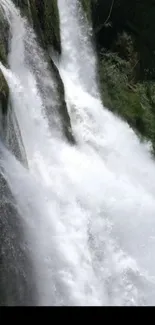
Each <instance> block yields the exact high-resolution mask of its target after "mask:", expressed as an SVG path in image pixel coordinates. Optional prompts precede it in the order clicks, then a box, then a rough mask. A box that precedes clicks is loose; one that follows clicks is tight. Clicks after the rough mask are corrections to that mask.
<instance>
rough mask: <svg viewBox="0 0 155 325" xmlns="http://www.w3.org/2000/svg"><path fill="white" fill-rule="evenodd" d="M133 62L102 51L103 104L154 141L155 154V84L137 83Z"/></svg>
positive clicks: (144, 136)
mask: <svg viewBox="0 0 155 325" xmlns="http://www.w3.org/2000/svg"><path fill="white" fill-rule="evenodd" d="M132 64H133V61H132V60H130V59H129V61H127V60H125V59H122V58H120V57H119V56H118V54H117V53H110V52H103V53H102V59H101V63H100V78H101V91H102V98H103V102H104V104H105V105H106V106H107V107H108V108H109V109H111V110H112V111H113V112H115V113H116V114H118V115H119V116H121V117H122V118H123V119H124V120H126V121H127V122H128V123H129V125H130V126H131V127H132V128H133V129H134V130H135V131H136V132H137V133H138V134H139V135H140V136H141V138H145V139H148V140H151V141H152V145H153V150H154V152H155V84H154V83H153V82H141V83H139V82H135V80H134V69H133V68H134V67H133V65H132Z"/></svg>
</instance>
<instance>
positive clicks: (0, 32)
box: [0, 11, 9, 114]
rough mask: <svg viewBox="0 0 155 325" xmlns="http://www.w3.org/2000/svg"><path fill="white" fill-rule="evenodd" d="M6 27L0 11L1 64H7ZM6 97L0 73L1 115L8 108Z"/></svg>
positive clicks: (6, 92) (7, 92) (6, 88)
mask: <svg viewBox="0 0 155 325" xmlns="http://www.w3.org/2000/svg"><path fill="white" fill-rule="evenodd" d="M7 38H8V25H7V23H6V21H5V20H4V18H3V14H2V12H1V11H0V61H1V62H2V63H3V64H5V65H6V64H7V51H8V44H7ZM8 95H9V89H8V86H7V83H6V81H5V79H4V77H3V75H2V73H1V71H0V107H1V109H2V112H3V114H6V112H7V106H8Z"/></svg>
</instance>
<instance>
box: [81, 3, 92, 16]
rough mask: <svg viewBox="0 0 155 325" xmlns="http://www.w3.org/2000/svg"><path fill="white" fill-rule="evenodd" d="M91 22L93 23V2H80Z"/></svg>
mask: <svg viewBox="0 0 155 325" xmlns="http://www.w3.org/2000/svg"><path fill="white" fill-rule="evenodd" d="M80 2H81V4H82V6H83V9H84V11H85V13H86V15H87V18H88V20H89V21H91V12H92V11H91V0H80Z"/></svg>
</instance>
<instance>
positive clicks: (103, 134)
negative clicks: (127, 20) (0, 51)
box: [0, 0, 155, 305]
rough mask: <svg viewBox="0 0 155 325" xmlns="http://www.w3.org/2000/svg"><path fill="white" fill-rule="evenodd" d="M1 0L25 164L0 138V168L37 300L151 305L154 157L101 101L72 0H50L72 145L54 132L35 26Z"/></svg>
mask: <svg viewBox="0 0 155 325" xmlns="http://www.w3.org/2000/svg"><path fill="white" fill-rule="evenodd" d="M0 5H1V6H2V8H3V10H4V12H5V16H6V18H7V20H8V22H9V25H10V29H11V30H12V38H11V44H10V53H9V69H7V68H5V67H4V66H3V65H2V64H0V68H1V70H2V72H3V74H4V76H5V78H6V80H7V82H8V85H9V88H10V100H11V105H12V108H13V111H14V113H15V116H16V118H17V121H18V125H19V130H20V134H21V138H22V142H23V146H24V149H25V154H26V159H27V165H28V168H25V167H24V166H23V165H22V164H21V163H20V162H19V161H18V160H17V159H16V158H15V157H14V155H13V154H12V153H11V152H9V151H8V150H7V149H6V148H5V146H4V145H3V144H2V143H1V142H0V153H1V155H0V157H1V158H0V171H1V173H2V175H3V177H4V178H5V180H6V182H7V183H8V185H9V187H10V190H11V192H12V195H13V197H14V199H15V202H16V207H17V210H18V214H19V215H20V221H21V223H22V224H23V228H24V232H25V239H23V243H22V245H23V246H24V249H25V251H26V252H27V254H28V255H29V256H31V260H32V265H33V273H34V278H35V281H34V282H35V284H34V283H33V286H34V287H35V285H36V287H37V289H36V295H37V299H36V298H35V303H36V304H37V305H149V304H151V305H154V304H155V260H154V249H155V221H154V214H155V185H154V184H155V182H154V180H155V176H154V175H155V163H154V161H153V160H152V159H151V155H150V154H149V150H148V148H147V146H144V145H142V144H141V143H140V141H139V140H138V138H137V137H136V135H135V134H134V132H133V131H132V130H131V129H130V128H129V126H128V125H127V124H126V123H124V122H122V121H121V120H120V119H118V118H117V117H115V116H114V115H113V114H112V113H110V112H109V111H108V110H106V109H105V108H104V107H103V106H102V103H101V100H100V95H99V91H98V86H97V81H96V80H97V77H96V59H95V55H94V51H93V49H92V46H91V42H90V36H89V32H88V34H87V30H88V29H87V22H86V20H85V19H84V17H83V14H82V9H81V7H80V5H79V3H78V1H77V0H58V6H59V12H60V27H61V38H62V56H61V59H60V60H59V65H58V68H59V71H60V74H61V77H62V80H63V82H64V87H65V96H66V102H67V106H68V111H69V114H70V118H71V123H72V128H73V133H74V135H75V138H76V140H77V145H76V146H74V147H73V146H71V145H69V144H68V143H67V141H66V140H65V139H64V137H63V134H62V132H61V127H60V125H59V124H60V118H59V115H58V114H57V113H55V110H54V107H55V105H57V103H56V99H57V96H56V95H54V94H55V92H56V89H55V85H54V82H53V79H52V76H51V74H49V73H48V69H47V67H48V65H47V64H46V60H45V57H44V56H43V54H42V51H41V50H40V48H39V46H38V45H37V43H36V41H35V37H34V34H33V31H32V30H31V29H30V28H29V26H28V23H27V22H26V20H25V19H23V18H21V16H20V13H19V11H18V10H17V9H16V8H15V6H14V5H13V3H12V2H11V0H5V1H3V0H0ZM19 31H20V33H19ZM30 53H34V54H35V55H33V56H32V57H33V58H31V56H30ZM79 53H81V56H80V57H79ZM40 69H41V70H40ZM50 87H51V88H50ZM49 89H52V96H54V97H50V91H49ZM53 98H54V100H53ZM49 103H52V105H51V109H52V112H53V113H52V115H51V118H52V116H53V127H51V123H49V118H48V117H49V116H48V114H49V111H50V107H49ZM51 121H52V119H51ZM27 263H28V261H27ZM17 267H18V265H17ZM31 285H32V284H31V283H30V286H31ZM18 287H19V288H20V283H19V284H18ZM21 299H22V298H21ZM14 303H15V304H16V303H17V302H14ZM22 303H23V304H24V301H22V300H21V304H22ZM33 303H34V302H33Z"/></svg>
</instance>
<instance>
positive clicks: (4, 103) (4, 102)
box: [0, 72, 9, 114]
mask: <svg viewBox="0 0 155 325" xmlns="http://www.w3.org/2000/svg"><path fill="white" fill-rule="evenodd" d="M8 97H9V88H8V85H7V83H6V81H5V79H4V77H3V75H2V73H1V72H0V103H1V107H2V112H3V114H6V113H7V107H8Z"/></svg>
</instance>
